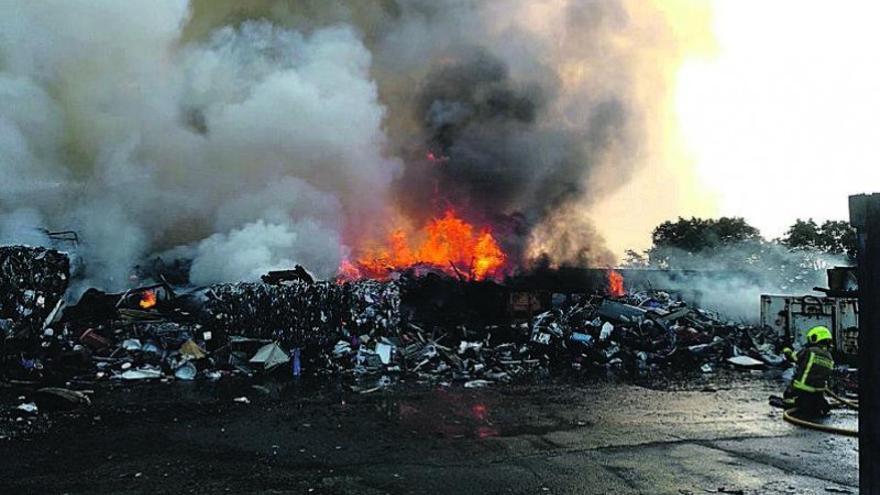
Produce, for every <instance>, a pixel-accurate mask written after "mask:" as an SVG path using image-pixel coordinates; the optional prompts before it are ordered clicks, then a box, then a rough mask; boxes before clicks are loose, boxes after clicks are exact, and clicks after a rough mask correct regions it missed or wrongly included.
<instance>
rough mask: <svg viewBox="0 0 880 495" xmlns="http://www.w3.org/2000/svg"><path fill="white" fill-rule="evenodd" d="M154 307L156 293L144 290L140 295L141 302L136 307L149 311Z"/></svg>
mask: <svg viewBox="0 0 880 495" xmlns="http://www.w3.org/2000/svg"><path fill="white" fill-rule="evenodd" d="M155 305H156V291H153V290H146V291H144V292H143V294H141V300H140V301H139V302H138V306H140V307H141V309H150V308H152V307H153V306H155Z"/></svg>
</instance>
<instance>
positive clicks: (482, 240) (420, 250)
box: [339, 209, 507, 280]
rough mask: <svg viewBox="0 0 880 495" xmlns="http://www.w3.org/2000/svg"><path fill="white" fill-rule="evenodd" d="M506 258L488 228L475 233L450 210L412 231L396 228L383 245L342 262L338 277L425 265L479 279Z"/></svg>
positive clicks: (495, 270)
mask: <svg viewBox="0 0 880 495" xmlns="http://www.w3.org/2000/svg"><path fill="white" fill-rule="evenodd" d="M415 239H419V241H416V240H415ZM506 260H507V256H506V255H505V254H504V252H503V251H502V250H501V247H499V246H498V243H497V242H496V241H495V238H494V237H493V236H492V233H491V232H490V231H489V230H488V229H483V230H481V231H479V232H475V229H474V226H473V225H471V224H469V223H467V222H465V221H464V220H462V219H461V218H459V217H458V216H457V215H456V213H455V211H453V210H451V209H450V210H447V211H446V213H445V214H444V215H443V217H442V218H435V219H433V220H431V221H430V222H429V223H428V224H427V225H426V226H425V227H424V228H423V229H422V230H421V231H420V232H418V233H416V234H411V233H408V232H407V231H406V230H404V229H396V230H394V231H393V232H391V234H390V235H389V236H388V239H387V240H386V243H385V245H384V246H382V247H379V248H371V249H366V250H364V251H363V253H362V254H361V255H360V256H358V257H357V260H356V261H355V262H354V263H352V262H350V261H348V260H346V261H343V262H342V265H341V266H340V268H339V277H340V278H342V279H346V280H351V279H357V278H364V277H367V278H384V277H386V276H388V272H390V271H393V270H399V269H403V268H407V267H410V266H413V265H418V264H425V265H431V266H433V267H435V268H438V269H441V270H443V271H446V272H447V273H450V274H460V275H462V276H467V277H468V278H471V279H474V280H483V279H485V278H487V277H492V276H496V275H498V274H500V271H501V269H502V267H503V266H504V263H505V261H506Z"/></svg>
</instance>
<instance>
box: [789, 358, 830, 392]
mask: <svg viewBox="0 0 880 495" xmlns="http://www.w3.org/2000/svg"><path fill="white" fill-rule="evenodd" d="M813 364H816V365H817V366H819V367H821V368H826V369H829V370H833V369H834V361H832V360H830V359H828V358H826V357H823V356H819V355H817V354H816V353H815V352H812V351H811V352H810V359H809V361H807V367H806V368H804V374H803V375H802V376H801V377H800V379H795V380H793V381H792V382H791V385H792V387H794V388H796V389H798V390H803V391H804V392H819V391H823V392H824V391H825V387H822V388H816V387H813V386H812V385H807V379H808V377H809V376H810V370H812V369H813Z"/></svg>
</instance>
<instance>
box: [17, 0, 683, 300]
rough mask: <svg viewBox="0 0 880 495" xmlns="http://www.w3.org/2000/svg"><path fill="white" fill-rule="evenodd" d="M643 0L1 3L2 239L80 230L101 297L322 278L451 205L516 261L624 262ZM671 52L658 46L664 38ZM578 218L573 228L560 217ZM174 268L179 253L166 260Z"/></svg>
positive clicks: (637, 129) (652, 34)
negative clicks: (611, 232)
mask: <svg viewBox="0 0 880 495" xmlns="http://www.w3.org/2000/svg"><path fill="white" fill-rule="evenodd" d="M657 15H661V14H660V12H659V11H658V10H656V9H654V8H653V7H650V6H647V4H645V3H644V2H630V1H623V0H621V1H610V2H592V1H576V0H539V1H514V0H503V1H499V2H475V1H466V0H450V1H447V2H435V1H429V0H363V1H336V0H321V1H317V0H312V1H303V2H284V1H281V0H277V1H272V0H257V1H252V2H237V1H232V0H217V1H206V0H192V1H191V2H186V1H183V0H151V1H131V2H112V1H89V2H87V1H60V0H58V1H54V0H45V1H41V2H19V1H15V0H2V1H0V176H2V177H3V180H2V181H0V242H27V243H31V244H40V243H48V242H49V240H48V239H46V238H45V236H44V235H43V234H42V233H41V231H40V230H38V229H40V228H44V229H47V230H68V229H72V230H75V231H77V232H78V234H79V237H80V239H81V244H80V246H79V247H78V248H77V253H78V256H79V257H80V258H81V260H82V262H83V263H82V264H83V266H84V267H85V273H84V276H85V277H87V278H88V279H89V283H94V284H96V285H100V286H102V287H104V288H108V289H117V288H121V287H124V286H126V285H127V284H128V283H129V276H130V273H131V268H132V266H133V265H135V264H137V263H138V262H140V261H142V260H143V259H145V258H147V257H149V256H153V255H156V254H158V253H163V252H166V253H167V252H174V253H177V254H180V253H185V255H186V256H189V257H191V258H192V259H193V264H192V272H191V280H192V282H193V283H197V284H202V283H210V282H216V281H225V280H239V279H254V278H255V277H257V276H258V275H259V274H260V273H262V272H264V271H265V270H268V269H274V268H283V267H290V266H291V265H292V264H294V263H299V264H302V265H304V266H306V267H308V268H309V269H310V270H312V271H313V272H315V274H316V275H318V276H320V277H329V276H332V275H333V274H334V273H335V272H336V270H337V268H338V267H339V264H340V262H341V261H342V260H343V259H345V258H346V257H348V256H350V255H351V254H352V251H355V250H357V249H358V246H359V245H360V243H362V242H363V241H364V240H366V239H372V238H376V237H377V236H381V235H383V234H384V232H385V230H386V229H387V228H388V225H387V222H385V221H384V220H385V219H387V218H389V217H391V216H394V215H403V216H405V217H407V218H408V219H410V220H412V221H420V220H423V219H425V218H428V217H431V216H435V215H437V214H439V213H440V211H441V210H440V208H442V207H443V206H447V205H452V206H455V207H456V208H457V209H458V210H459V211H461V212H462V214H463V215H465V216H466V217H467V218H469V219H471V220H473V221H475V222H481V223H486V224H491V225H494V226H497V227H498V228H499V230H500V231H501V232H502V242H503V243H504V244H505V248H506V249H508V250H510V254H511V259H513V260H515V261H516V262H517V263H524V262H525V261H526V259H527V258H529V257H535V256H539V255H543V256H548V257H549V258H550V259H552V260H553V261H554V262H557V263H565V262H569V263H580V264H591V263H592V264H596V263H605V262H607V260H608V259H609V255H608V253H607V250H605V249H604V247H603V243H602V241H601V238H600V237H599V236H598V235H597V234H596V232H595V229H593V228H592V227H591V226H590V222H589V219H588V218H587V216H586V215H585V213H584V210H585V208H588V207H589V205H590V204H592V203H593V202H594V200H595V198H596V196H597V195H599V194H604V193H606V192H608V191H609V190H613V189H615V188H617V187H620V186H621V185H622V184H624V183H625V182H626V181H627V180H628V178H629V177H630V175H631V174H632V173H633V171H634V169H635V167H637V165H638V164H639V163H640V159H639V152H638V146H637V145H636V144H635V143H637V142H638V140H639V137H640V136H641V135H642V132H643V130H644V126H645V125H647V124H646V122H645V120H644V118H643V116H642V114H641V111H640V109H639V104H640V103H641V100H640V99H639V98H637V97H636V88H637V87H638V86H639V85H640V84H648V83H650V80H648V81H647V82H643V81H642V80H643V79H645V78H646V76H647V77H648V79H650V76H651V74H652V73H650V72H648V73H646V72H645V71H644V70H643V64H641V61H642V60H643V58H642V56H641V55H640V54H641V50H640V48H639V47H640V46H643V45H647V44H650V43H654V45H653V46H654V48H653V50H654V51H655V52H656V51H657V50H665V49H667V48H668V49H673V48H672V47H666V46H665V45H664V44H663V43H662V40H664V39H666V37H664V36H658V34H657V29H660V30H661V31H662V27H661V28H657V27H656V26H655V25H654V23H653V22H651V23H649V24H650V25H651V26H652V28H651V29H645V26H646V23H647V22H648V21H646V20H647V19H653V18H655V17H656V16H657ZM658 40H659V42H658ZM561 212H566V213H565V214H564V215H563V214H562V213H561ZM169 250H173V251H169Z"/></svg>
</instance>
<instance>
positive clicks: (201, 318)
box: [4, 250, 782, 390]
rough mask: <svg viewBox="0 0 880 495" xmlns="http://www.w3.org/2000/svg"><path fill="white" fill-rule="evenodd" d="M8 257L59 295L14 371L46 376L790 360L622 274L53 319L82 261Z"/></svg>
mask: <svg viewBox="0 0 880 495" xmlns="http://www.w3.org/2000/svg"><path fill="white" fill-rule="evenodd" d="M5 252H7V253H16V254H17V255H18V256H17V257H10V256H9V255H7V257H6V258H5V259H7V260H9V259H16V260H17V264H15V265H14V266H13V265H9V262H7V264H6V265H4V266H11V267H12V268H11V270H13V271H7V272H5V273H7V276H8V274H11V273H19V272H15V270H21V272H20V274H19V275H17V276H15V277H11V278H10V280H19V281H21V282H20V283H22V284H23V283H25V282H24V281H28V282H27V283H28V284H30V285H27V286H28V287H34V286H35V285H34V284H35V281H43V285H38V286H36V287H37V288H36V289H33V288H32V289H25V290H34V291H35V296H34V297H39V296H42V297H44V299H45V301H44V303H43V304H42V306H39V305H38V306H39V307H40V311H38V312H36V310H32V311H30V312H28V311H24V310H19V311H18V312H16V313H14V314H12V315H11V316H12V320H13V323H12V324H13V325H14V327H13V328H33V327H34V325H38V326H39V328H40V329H42V328H44V326H43V321H45V322H46V325H45V331H43V332H42V333H41V334H38V337H39V340H40V342H39V344H38V345H33V346H31V347H30V348H25V349H20V350H18V351H16V354H15V355H14V357H15V359H12V360H7V365H6V367H5V370H4V371H5V372H6V373H8V374H11V375H18V376H19V377H25V378H27V379H29V380H32V381H37V382H41V381H44V380H46V379H47V378H49V377H51V376H68V377H71V376H72V377H74V379H75V380H78V381H86V382H89V381H94V380H101V379H116V380H124V381H132V380H151V379H163V380H171V379H177V380H193V379H199V378H207V379H218V378H221V377H223V376H225V375H230V374H244V375H252V374H257V373H276V374H277V373H282V374H287V375H293V376H298V375H300V374H309V375H335V376H339V377H344V378H348V379H352V380H355V381H356V383H357V384H358V385H357V387H358V388H359V389H361V390H372V389H375V388H376V387H382V386H386V385H388V384H390V383H393V382H394V381H395V380H397V379H400V378H403V377H409V378H415V379H416V380H417V381H429V382H450V383H451V382H458V383H462V384H464V386H467V387H475V386H485V385H488V384H491V383H497V382H508V381H512V380H516V379H519V378H522V377H526V376H532V377H534V376H543V375H547V374H549V373H596V372H599V373H605V372H613V373H621V374H626V375H630V376H645V375H651V374H656V373H663V372H666V371H677V370H694V371H695V370H701V371H702V372H712V371H714V370H715V369H717V368H718V367H719V366H729V365H733V366H742V365H743V364H742V362H745V361H746V360H748V363H749V364H748V366H754V365H760V366H777V365H781V364H782V359H781V358H780V357H779V356H778V351H779V349H778V347H779V345H780V342H779V341H778V340H779V336H778V335H776V334H775V333H773V332H772V331H768V330H761V329H758V328H754V327H749V326H745V325H735V324H732V323H728V322H725V320H724V319H723V318H721V317H720V316H719V315H716V314H714V313H711V312H709V311H705V310H701V309H698V308H692V307H690V306H688V305H687V304H686V303H684V302H682V301H680V300H677V299H676V298H674V297H672V296H671V295H670V294H667V293H664V292H660V291H643V292H630V293H627V292H626V291H625V290H624V286H623V277H622V275H620V273H618V272H616V271H614V270H609V271H608V273H607V275H608V280H607V282H608V286H607V288H606V290H604V291H584V292H576V293H575V292H572V293H545V292H531V293H530V292H528V291H524V290H523V289H522V288H516V289H514V288H511V287H508V286H505V285H503V284H499V283H496V282H493V281H486V280H483V281H480V280H467V279H458V278H454V277H451V276H449V275H448V274H446V273H445V272H444V271H442V270H437V271H436V272H432V273H429V274H428V275H423V276H420V275H418V274H417V273H416V272H415V271H413V270H410V271H406V272H403V273H397V274H396V275H395V277H394V280H382V281H379V280H357V281H337V282H326V281H318V282H314V281H309V280H304V279H303V278H302V277H299V276H297V277H286V276H284V277H282V278H285V280H284V282H283V283H278V284H275V283H273V284H267V283H238V284H219V285H213V286H209V287H205V288H202V289H197V290H193V291H190V292H188V293H181V294H177V293H176V292H175V291H174V290H173V289H172V288H171V287H170V286H168V285H167V284H158V285H153V286H146V287H141V288H137V289H131V290H129V291H126V292H124V293H120V294H107V293H103V292H100V291H96V290H90V291H87V292H86V293H85V294H83V296H82V298H81V299H80V301H79V302H78V303H77V304H75V305H72V306H70V307H68V308H65V311H64V312H63V313H62V314H60V315H59V314H57V313H58V312H55V314H54V315H51V317H49V316H50V315H49V312H50V311H51V309H50V308H49V306H51V304H52V301H58V300H60V297H61V296H62V295H63V294H62V292H61V291H62V289H63V288H64V287H66V284H65V283H62V282H64V281H66V277H67V275H66V274H64V272H63V271H62V272H56V271H54V270H57V269H59V268H63V267H65V266H66V265H64V263H63V262H62V261H63V260H65V259H66V258H64V257H63V255H59V254H58V253H54V252H50V251H45V250H29V251H14V250H13V251H8V250H7V251H5ZM25 254H27V255H29V256H32V257H33V258H34V259H33V260H28V256H24V255H25ZM47 260H50V261H52V262H53V263H49V262H48V261H47ZM38 261H39V262H42V264H40V263H38ZM29 270H32V271H29ZM62 275H63V276H62ZM276 275H277V276H280V275H278V274H277V273H276ZM270 279H271V277H270ZM7 283H10V282H7ZM17 287H24V285H19V286H17ZM16 290H18V289H16ZM36 292H39V294H36ZM524 296H525V297H524ZM29 301H30V299H29ZM22 304H23V303H22ZM21 307H26V306H24V305H22V306H21ZM36 313H39V314H38V315H37V314H36ZM36 316H39V318H36ZM729 358H736V359H733V360H729ZM728 361H730V362H728Z"/></svg>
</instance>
